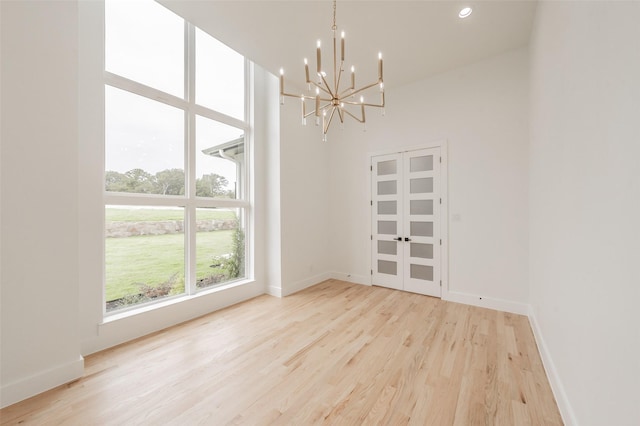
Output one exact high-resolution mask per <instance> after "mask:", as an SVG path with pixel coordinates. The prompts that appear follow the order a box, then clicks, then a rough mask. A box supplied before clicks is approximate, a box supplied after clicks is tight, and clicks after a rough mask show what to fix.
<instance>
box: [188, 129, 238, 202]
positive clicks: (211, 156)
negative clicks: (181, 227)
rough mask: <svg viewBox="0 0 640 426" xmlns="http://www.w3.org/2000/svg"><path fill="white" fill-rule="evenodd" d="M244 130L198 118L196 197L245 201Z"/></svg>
mask: <svg viewBox="0 0 640 426" xmlns="http://www.w3.org/2000/svg"><path fill="white" fill-rule="evenodd" d="M244 146H245V145H244V131H243V130H241V129H238V128H236V127H231V126H228V125H226V124H222V123H219V122H217V121H213V120H209V119H208V118H204V117H201V116H197V117H196V195H197V196H198V197H215V198H242V197H243V184H242V176H243V173H244V164H245V155H244Z"/></svg>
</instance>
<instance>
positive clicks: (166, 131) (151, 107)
mask: <svg viewBox="0 0 640 426" xmlns="http://www.w3.org/2000/svg"><path fill="white" fill-rule="evenodd" d="M105 103H106V105H105V168H106V175H105V177H106V182H105V185H106V190H107V191H119V192H136V193H147V194H170V195H180V194H184V170H183V167H184V143H183V138H184V130H183V129H184V113H183V111H181V110H179V109H176V108H173V107H170V106H167V105H165V104H162V103H160V102H156V101H152V100H150V99H147V98H144V97H142V96H138V95H134V94H132V93H129V92H126V91H124V90H119V89H116V88H114V87H111V86H106V88H105Z"/></svg>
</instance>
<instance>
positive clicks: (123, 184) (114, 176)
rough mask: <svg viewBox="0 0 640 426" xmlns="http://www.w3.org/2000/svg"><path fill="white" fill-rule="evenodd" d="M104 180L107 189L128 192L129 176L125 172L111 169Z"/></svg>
mask: <svg viewBox="0 0 640 426" xmlns="http://www.w3.org/2000/svg"><path fill="white" fill-rule="evenodd" d="M104 180H105V189H106V190H107V191H115V192H128V191H127V177H126V176H125V175H124V173H119V172H114V171H112V170H109V171H107V172H106V173H105V176H104Z"/></svg>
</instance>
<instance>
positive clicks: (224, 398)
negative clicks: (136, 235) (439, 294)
mask: <svg viewBox="0 0 640 426" xmlns="http://www.w3.org/2000/svg"><path fill="white" fill-rule="evenodd" d="M85 365H86V372H85V376H84V377H83V378H82V379H80V380H78V381H76V382H73V383H71V384H68V385H65V386H61V387H59V388H56V389H54V390H51V391H49V392H46V393H44V394H41V395H39V396H36V397H34V398H31V399H29V400H26V401H23V402H21V403H18V404H15V405H13V406H10V407H7V408H5V409H4V410H2V411H1V412H0V416H1V419H2V421H1V423H2V424H3V425H4V424H18V423H20V424H38V425H44V424H64V425H111V424H113V425H134V424H145V425H160V424H162V425H164V424H173V425H199V424H204V425H222V424H248V425H267V424H268V425H272V424H288V425H307V424H318V423H322V424H332V425H343V424H344V425H353V424H385V425H402V424H414V425H493V424H502V425H524V424H532V425H556V424H562V421H561V418H560V415H559V413H558V408H557V406H556V403H555V401H554V398H553V395H552V393H551V389H550V387H549V383H548V381H547V378H546V376H545V373H544V370H543V368H542V364H541V361H540V356H539V354H538V350H537V347H536V344H535V341H534V339H533V335H532V333H531V328H530V326H529V322H528V320H527V318H526V317H523V316H519V315H512V314H507V313H502V312H497V311H492V310H488V309H482V308H476V307H470V306H465V305H460V304H456V303H450V302H443V301H441V300H439V299H434V298H430V297H426V296H420V295H416V294H411V293H405V292H401V291H394V290H388V289H384V288H378V287H367V286H361V285H357V284H350V283H345V282H341V281H335V280H329V281H325V282H323V283H320V284H318V285H316V286H314V287H311V288H309V289H306V290H304V291H302V292H300V293H298V294H295V295H293V296H289V297H286V298H284V299H278V298H275V297H271V296H266V295H265V296H260V297H258V298H255V299H252V300H250V301H248V302H245V303H241V304H239V305H236V306H233V307H230V308H227V309H224V310H222V311H218V312H215V313H213V314H210V315H207V316H205V317H202V318H199V319H197V320H194V321H191V322H189V323H185V324H182V325H179V326H176V327H173V328H170V329H168V330H165V331H162V332H159V333H156V334H153V335H151V336H147V337H144V338H141V339H138V340H136V341H134V342H131V343H127V344H125V345H121V346H118V347H116V348H112V349H109V350H106V351H103V352H100V353H98V354H95V355H91V356H89V357H87V358H86V364H85Z"/></svg>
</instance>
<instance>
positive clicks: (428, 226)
mask: <svg viewBox="0 0 640 426" xmlns="http://www.w3.org/2000/svg"><path fill="white" fill-rule="evenodd" d="M378 223H379V222H378ZM394 223H395V222H394ZM378 227H379V225H378ZM411 236H414V237H433V222H411Z"/></svg>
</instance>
